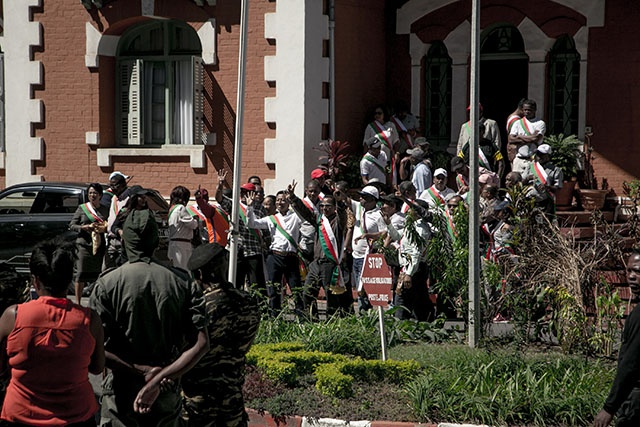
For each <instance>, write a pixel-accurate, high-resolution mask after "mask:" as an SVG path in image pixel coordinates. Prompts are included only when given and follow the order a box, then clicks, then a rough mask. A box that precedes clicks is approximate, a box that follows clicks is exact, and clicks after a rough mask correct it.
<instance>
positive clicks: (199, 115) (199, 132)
mask: <svg viewBox="0 0 640 427" xmlns="http://www.w3.org/2000/svg"><path fill="white" fill-rule="evenodd" d="M191 64H192V70H193V144H202V143H203V138H204V69H203V61H202V58H200V57H197V56H192V57H191Z"/></svg>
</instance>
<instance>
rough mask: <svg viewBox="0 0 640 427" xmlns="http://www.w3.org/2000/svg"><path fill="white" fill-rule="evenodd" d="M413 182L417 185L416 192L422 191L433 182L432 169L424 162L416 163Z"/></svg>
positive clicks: (412, 177)
mask: <svg viewBox="0 0 640 427" xmlns="http://www.w3.org/2000/svg"><path fill="white" fill-rule="evenodd" d="M411 183H412V184H413V186H414V187H416V194H420V193H422V192H423V191H424V190H426V189H427V188H429V187H431V184H433V176H432V175H431V169H429V166H427V165H426V163H424V162H420V163H418V164H417V165H416V168H415V170H414V171H413V175H412V176H411Z"/></svg>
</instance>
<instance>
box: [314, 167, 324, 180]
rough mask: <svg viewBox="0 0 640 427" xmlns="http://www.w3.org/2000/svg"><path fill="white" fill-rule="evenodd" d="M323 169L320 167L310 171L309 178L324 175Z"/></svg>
mask: <svg viewBox="0 0 640 427" xmlns="http://www.w3.org/2000/svg"><path fill="white" fill-rule="evenodd" d="M324 173H325V172H324V171H323V170H322V169H320V168H318V169H314V170H312V171H311V179H319V178H322V177H323V176H324Z"/></svg>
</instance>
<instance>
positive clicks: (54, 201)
mask: <svg viewBox="0 0 640 427" xmlns="http://www.w3.org/2000/svg"><path fill="white" fill-rule="evenodd" d="M81 198H82V190H74V189H55V188H53V189H49V188H45V189H44V190H43V191H41V192H40V194H38V197H37V200H36V201H35V202H34V204H33V208H32V209H31V211H30V213H32V214H34V213H35V214H40V213H45V214H51V213H71V214H72V213H74V212H75V211H76V210H77V209H78V205H79V204H80V203H81Z"/></svg>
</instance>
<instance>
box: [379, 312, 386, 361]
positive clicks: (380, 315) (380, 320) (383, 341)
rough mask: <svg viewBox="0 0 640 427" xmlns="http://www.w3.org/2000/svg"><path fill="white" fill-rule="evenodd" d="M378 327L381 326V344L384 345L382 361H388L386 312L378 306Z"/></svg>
mask: <svg viewBox="0 0 640 427" xmlns="http://www.w3.org/2000/svg"><path fill="white" fill-rule="evenodd" d="M378 325H379V326H380V344H381V345H382V361H383V362H384V361H386V360H387V337H386V336H385V334H384V310H383V309H382V306H381V305H379V306H378Z"/></svg>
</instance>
